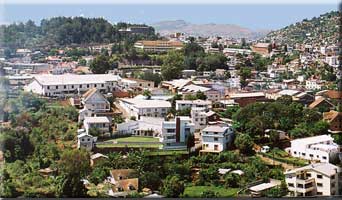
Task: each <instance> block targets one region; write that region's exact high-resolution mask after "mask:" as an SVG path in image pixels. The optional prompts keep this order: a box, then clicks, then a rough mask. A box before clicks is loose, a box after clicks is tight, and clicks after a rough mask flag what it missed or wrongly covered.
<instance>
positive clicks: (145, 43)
mask: <svg viewBox="0 0 342 200" xmlns="http://www.w3.org/2000/svg"><path fill="white" fill-rule="evenodd" d="M134 47H135V48H137V49H141V50H144V51H151V52H166V51H169V50H174V49H176V50H179V49H182V48H183V43H182V42H179V41H171V40H167V41H164V40H155V41H152V40H140V41H137V42H136V43H135V44H134Z"/></svg>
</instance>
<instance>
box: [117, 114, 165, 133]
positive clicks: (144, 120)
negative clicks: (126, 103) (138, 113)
mask: <svg viewBox="0 0 342 200" xmlns="http://www.w3.org/2000/svg"><path fill="white" fill-rule="evenodd" d="M163 121H164V118H157V117H143V116H142V117H140V119H139V120H130V121H127V122H123V123H121V124H117V125H116V130H117V132H118V133H119V134H127V135H136V136H151V137H160V135H161V132H162V131H161V130H162V123H163Z"/></svg>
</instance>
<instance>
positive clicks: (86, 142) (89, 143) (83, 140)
mask: <svg viewBox="0 0 342 200" xmlns="http://www.w3.org/2000/svg"><path fill="white" fill-rule="evenodd" d="M96 141H97V137H94V136H92V135H89V134H87V133H81V134H79V135H77V148H79V149H80V148H85V149H86V150H88V151H90V150H92V149H93V148H94V146H95V143H96Z"/></svg>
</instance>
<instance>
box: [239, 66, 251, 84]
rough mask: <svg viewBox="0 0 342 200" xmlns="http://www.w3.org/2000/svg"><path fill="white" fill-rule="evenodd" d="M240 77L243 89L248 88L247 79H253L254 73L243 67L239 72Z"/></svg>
mask: <svg viewBox="0 0 342 200" xmlns="http://www.w3.org/2000/svg"><path fill="white" fill-rule="evenodd" d="M239 76H240V84H241V87H246V86H247V84H248V83H247V81H246V79H248V78H251V76H252V71H251V69H250V68H248V67H241V68H240V71H239Z"/></svg>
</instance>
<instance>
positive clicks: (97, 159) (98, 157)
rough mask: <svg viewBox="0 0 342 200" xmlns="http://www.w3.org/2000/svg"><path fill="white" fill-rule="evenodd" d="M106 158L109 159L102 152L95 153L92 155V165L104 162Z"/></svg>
mask: <svg viewBox="0 0 342 200" xmlns="http://www.w3.org/2000/svg"><path fill="white" fill-rule="evenodd" d="M106 159H108V156H105V155H103V154H102V153H95V154H93V155H91V156H90V166H95V165H96V164H97V163H100V162H103V161H104V160H106Z"/></svg>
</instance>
